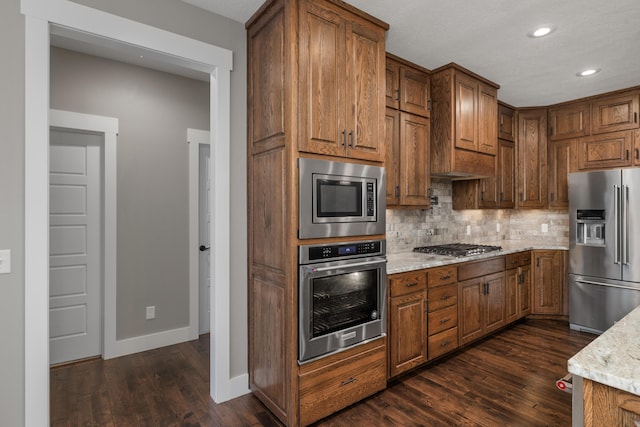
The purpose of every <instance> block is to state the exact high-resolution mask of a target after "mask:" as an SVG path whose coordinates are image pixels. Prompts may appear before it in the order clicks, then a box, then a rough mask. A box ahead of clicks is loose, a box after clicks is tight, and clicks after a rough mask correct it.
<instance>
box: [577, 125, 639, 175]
mask: <svg viewBox="0 0 640 427" xmlns="http://www.w3.org/2000/svg"><path fill="white" fill-rule="evenodd" d="M633 145H634V132H633V131H630V130H628V131H621V132H612V133H606V134H602V135H595V136H592V137H589V138H584V139H583V140H582V141H580V143H579V144H578V169H579V170H589V169H607V168H618V167H625V166H631V165H632V164H633V163H634V161H635V158H634V157H635V154H636V152H635V150H634V147H633Z"/></svg>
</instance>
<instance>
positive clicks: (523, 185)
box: [517, 109, 548, 209]
mask: <svg viewBox="0 0 640 427" xmlns="http://www.w3.org/2000/svg"><path fill="white" fill-rule="evenodd" d="M517 171H518V207H519V208H534V209H542V208H545V207H547V205H548V203H547V110H546V109H531V110H528V109H527V110H521V111H519V112H518V168H517Z"/></svg>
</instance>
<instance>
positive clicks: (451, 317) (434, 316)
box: [427, 305, 458, 336]
mask: <svg viewBox="0 0 640 427" xmlns="http://www.w3.org/2000/svg"><path fill="white" fill-rule="evenodd" d="M427 319H428V326H427V331H428V332H427V333H428V335H429V336H431V335H435V334H437V333H438V332H442V331H444V330H447V329H449V328H453V327H454V326H458V306H457V305H452V306H451V307H447V308H443V309H442V310H438V311H434V312H433V313H429V314H428V316H427Z"/></svg>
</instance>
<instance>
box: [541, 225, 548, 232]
mask: <svg viewBox="0 0 640 427" xmlns="http://www.w3.org/2000/svg"><path fill="white" fill-rule="evenodd" d="M540 230H541V231H542V232H543V233H548V232H549V224H542V227H540Z"/></svg>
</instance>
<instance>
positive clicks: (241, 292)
mask: <svg viewBox="0 0 640 427" xmlns="http://www.w3.org/2000/svg"><path fill="white" fill-rule="evenodd" d="M76 2H77V3H82V4H84V5H87V6H90V7H93V8H95V9H100V10H103V11H105V12H109V13H112V14H114V15H119V16H123V17H126V18H129V19H132V20H134V21H138V22H142V23H144V24H147V25H151V26H154V27H157V28H161V29H163V30H167V31H171V32H174V33H177V34H182V35H184V36H187V37H191V38H193V39H196V40H201V41H203V42H207V43H210V44H213V45H216V46H219V47H223V48H225V49H229V50H231V51H233V71H232V73H231V165H232V167H231V204H230V206H229V209H230V217H231V241H232V244H231V265H230V270H231V294H230V299H231V307H230V313H231V347H230V349H229V352H230V355H231V357H230V361H231V376H237V375H240V374H243V373H246V372H247V363H248V362H247V231H246V228H247V227H246V223H247V196H246V188H247V184H246V182H247V178H246V176H247V172H246V170H247V168H246V164H247V162H246V145H247V137H246V135H247V134H246V127H247V111H246V110H247V54H246V51H247V44H246V39H247V37H246V32H245V29H244V25H243V24H241V23H239V22H235V21H232V20H230V19H226V18H223V17H221V16H219V15H215V14H212V13H208V12H206V11H203V10H202V9H199V8H196V7H193V6H190V5H188V4H186V3H183V2H181V1H179V0H136V1H130V0H78V1H76Z"/></svg>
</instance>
